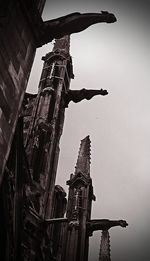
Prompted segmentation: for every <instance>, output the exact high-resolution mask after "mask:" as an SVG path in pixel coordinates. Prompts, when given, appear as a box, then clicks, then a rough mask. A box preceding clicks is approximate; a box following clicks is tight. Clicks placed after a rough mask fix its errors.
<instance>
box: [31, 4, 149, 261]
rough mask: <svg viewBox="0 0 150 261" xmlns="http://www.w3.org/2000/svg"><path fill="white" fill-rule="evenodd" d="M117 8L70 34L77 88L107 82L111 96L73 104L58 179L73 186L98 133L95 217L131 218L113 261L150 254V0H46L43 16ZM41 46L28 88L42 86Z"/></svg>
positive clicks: (94, 254)
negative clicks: (84, 146)
mask: <svg viewBox="0 0 150 261" xmlns="http://www.w3.org/2000/svg"><path fill="white" fill-rule="evenodd" d="M101 10H107V11H109V12H113V13H114V14H115V15H116V17H117V19H118V21H117V23H114V24H97V25H93V26H91V27H90V28H88V29H87V30H86V31H84V32H81V33H79V34H74V35H72V36H71V55H72V57H73V65H74V74H75V79H74V80H72V83H71V88H72V89H80V88H83V87H84V88H95V89H100V88H103V89H107V90H108V92H109V95H108V96H105V97H102V96H99V97H98V96H97V97H95V98H93V99H92V100H91V101H82V102H81V103H79V104H73V103H72V102H71V103H70V105H69V108H68V109H66V119H65V126H64V132H63V135H62V138H61V154H60V161H59V168H58V177H57V183H59V184H60V185H62V186H63V187H64V188H65V189H66V191H67V189H68V188H67V187H66V184H65V183H66V180H68V179H69V175H70V173H72V172H73V171H74V167H75V164H76V160H77V154H78V149H79V144H80V140H81V139H83V138H84V137H85V136H87V135H90V138H91V141H92V143H91V145H92V148H91V157H92V161H91V162H92V164H91V177H92V179H93V185H94V192H95V195H96V198H97V200H96V202H94V203H93V211H92V217H93V218H110V219H120V218H123V219H126V220H127V222H128V223H129V227H128V228H127V229H122V228H119V227H118V228H113V229H112V230H111V233H110V234H111V249H112V250H111V256H112V261H113V260H114V261H133V260H136V261H148V260H149V259H150V248H149V245H148V242H149V241H150V228H149V227H150V205H149V200H148V199H149V196H150V193H149V190H150V189H149V187H150V160H149V159H150V50H149V46H150V29H149V22H150V16H149V10H150V1H146V0H144V1H139V2H138V1H134V0H133V1H121V0H120V1H119V0H118V1H117V0H114V1H112V0H111V1H106V0H105V1H104V0H103V1H96V0H93V1H85V0H84V1H83V0H80V1H77V0H76V1H71V0H70V1H65V0H64V1H57V0H55V1H52V0H51V1H47V5H46V7H45V11H44V14H43V19H44V20H46V19H52V18H56V17H59V16H62V15H65V14H67V13H70V12H75V11H80V12H100V11H101ZM52 47H53V45H52V43H50V44H48V45H45V46H44V47H42V48H40V49H39V50H38V52H37V57H36V62H35V65H34V68H33V72H32V75H31V77H32V78H31V80H30V83H29V89H28V91H31V92H37V85H38V80H39V78H40V74H41V69H42V62H41V61H40V59H41V56H42V55H45V54H46V53H47V52H49V51H51V49H52ZM99 242H100V232H97V233H95V234H94V236H93V238H92V240H91V248H90V258H89V260H90V261H96V260H98V252H99Z"/></svg>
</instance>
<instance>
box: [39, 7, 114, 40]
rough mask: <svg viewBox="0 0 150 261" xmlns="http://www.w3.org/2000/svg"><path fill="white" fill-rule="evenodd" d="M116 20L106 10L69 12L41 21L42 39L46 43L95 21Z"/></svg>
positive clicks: (106, 21) (83, 28) (76, 31)
mask: <svg viewBox="0 0 150 261" xmlns="http://www.w3.org/2000/svg"><path fill="white" fill-rule="evenodd" d="M116 21H117V19H116V17H115V16H114V14H112V13H109V12H107V11H101V13H83V14H82V13H79V12H75V13H71V14H68V15H65V16H62V17H59V18H56V19H52V20H48V21H45V22H43V26H42V28H43V35H42V41H44V43H48V42H50V41H52V40H53V39H55V38H61V37H63V36H64V35H70V34H72V33H78V32H81V31H83V30H85V29H86V28H88V27H89V26H91V25H93V24H96V23H102V22H104V23H114V22H116ZM44 43H43V44H44Z"/></svg>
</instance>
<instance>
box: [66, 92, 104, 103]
mask: <svg viewBox="0 0 150 261" xmlns="http://www.w3.org/2000/svg"><path fill="white" fill-rule="evenodd" d="M107 94H108V92H107V90H103V89H100V90H87V89H81V90H69V91H68V92H67V94H66V95H65V105H66V107H68V104H69V102H70V101H73V102H75V103H77V102H80V101H82V100H83V99H86V100H90V99H91V98H92V97H94V96H95V95H103V96H104V95H107Z"/></svg>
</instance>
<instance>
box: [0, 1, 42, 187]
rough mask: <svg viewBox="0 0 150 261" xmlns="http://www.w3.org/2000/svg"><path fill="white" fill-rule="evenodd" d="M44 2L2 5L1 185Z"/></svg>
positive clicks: (4, 3) (0, 86)
mask: <svg viewBox="0 0 150 261" xmlns="http://www.w3.org/2000/svg"><path fill="white" fill-rule="evenodd" d="M44 3H45V0H36V1H35V0H30V1H29V0H27V1H23V0H15V1H14V0H5V1H3V0H2V1H1V3H0V183H1V181H2V173H3V171H4V166H5V163H6V161H7V158H8V155H9V151H10V147H11V143H12V138H13V135H14V132H15V127H16V123H17V119H18V115H19V111H20V108H21V105H22V100H23V97H24V92H25V89H26V86H27V82H28V79H29V75H30V71H31V67H32V63H33V59H34V56H35V50H36V37H35V35H34V32H33V28H34V26H35V20H36V17H37V16H39V17H40V15H41V13H42V10H43V7H44Z"/></svg>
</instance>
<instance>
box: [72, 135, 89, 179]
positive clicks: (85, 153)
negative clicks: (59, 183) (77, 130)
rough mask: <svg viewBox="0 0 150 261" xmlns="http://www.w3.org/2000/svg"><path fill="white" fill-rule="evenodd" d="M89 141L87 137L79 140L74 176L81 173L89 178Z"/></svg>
mask: <svg viewBox="0 0 150 261" xmlns="http://www.w3.org/2000/svg"><path fill="white" fill-rule="evenodd" d="M90 159H91V141H90V137H89V135H88V136H86V137H85V138H84V139H83V140H81V144H80V148H79V153H78V159H77V164H76V167H75V174H77V173H78V172H82V173H83V174H85V175H87V176H90Z"/></svg>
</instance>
